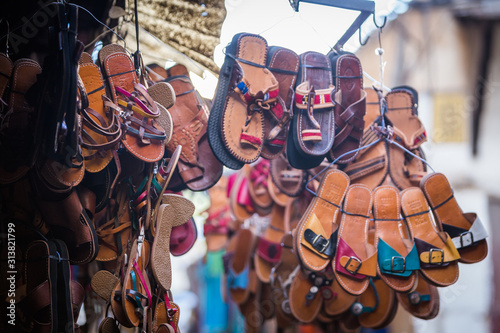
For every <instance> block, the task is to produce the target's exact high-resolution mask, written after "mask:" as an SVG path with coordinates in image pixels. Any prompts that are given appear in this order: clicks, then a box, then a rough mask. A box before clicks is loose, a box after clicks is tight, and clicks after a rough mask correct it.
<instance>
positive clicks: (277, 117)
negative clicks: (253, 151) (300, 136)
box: [261, 46, 300, 160]
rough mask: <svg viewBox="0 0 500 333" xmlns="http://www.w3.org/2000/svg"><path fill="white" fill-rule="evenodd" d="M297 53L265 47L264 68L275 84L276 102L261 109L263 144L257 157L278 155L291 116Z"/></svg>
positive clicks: (281, 148) (297, 65)
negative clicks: (276, 86)
mask: <svg viewBox="0 0 500 333" xmlns="http://www.w3.org/2000/svg"><path fill="white" fill-rule="evenodd" d="M299 63H300V59H299V56H298V55H297V54H296V53H295V52H293V51H291V50H288V49H286V48H284V47H278V46H271V47H269V55H268V58H267V68H268V69H269V70H270V71H271V73H273V75H274V77H275V78H276V80H278V84H279V95H278V98H277V101H276V103H275V104H274V105H273V106H272V107H271V109H270V110H269V111H268V112H264V146H263V147H262V152H261V156H262V157H263V158H266V159H269V160H271V159H274V158H276V157H278V156H279V155H280V154H281V153H282V152H283V150H284V148H285V143H286V139H287V136H288V127H289V123H290V120H291V119H292V111H293V96H294V88H295V82H296V80H297V74H299V72H298V71H299Z"/></svg>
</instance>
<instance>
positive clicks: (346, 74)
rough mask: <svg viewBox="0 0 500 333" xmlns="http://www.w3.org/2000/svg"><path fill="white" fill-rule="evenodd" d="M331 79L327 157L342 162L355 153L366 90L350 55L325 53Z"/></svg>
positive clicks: (361, 75) (364, 107)
mask: <svg viewBox="0 0 500 333" xmlns="http://www.w3.org/2000/svg"><path fill="white" fill-rule="evenodd" d="M328 58H329V59H330V61H331V64H332V74H333V79H334V80H335V144H334V146H333V147H332V150H331V151H330V153H329V155H328V158H329V159H330V160H331V161H334V160H337V159H338V160H337V163H338V164H346V163H348V162H350V161H352V160H353V159H355V158H356V156H357V155H358V151H355V150H356V149H358V148H359V147H360V144H361V140H362V137H363V129H364V126H365V123H364V119H363V117H364V115H365V113H366V92H365V91H364V90H363V70H362V68H361V63H360V61H359V59H358V58H357V57H356V56H355V55H354V54H349V53H343V54H337V53H336V52H334V51H332V52H330V53H329V54H328Z"/></svg>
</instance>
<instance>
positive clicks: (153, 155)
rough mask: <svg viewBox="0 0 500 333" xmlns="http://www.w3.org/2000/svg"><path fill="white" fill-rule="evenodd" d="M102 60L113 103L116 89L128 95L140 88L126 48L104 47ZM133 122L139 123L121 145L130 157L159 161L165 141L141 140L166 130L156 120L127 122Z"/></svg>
mask: <svg viewBox="0 0 500 333" xmlns="http://www.w3.org/2000/svg"><path fill="white" fill-rule="evenodd" d="M99 59H100V62H101V68H102V70H103V72H104V73H105V78H106V79H107V82H108V87H109V89H110V96H113V101H114V102H115V103H118V95H117V92H116V88H117V87H119V88H121V89H123V90H125V91H126V92H128V93H131V92H133V91H134V90H135V89H136V88H135V86H134V84H137V83H138V80H137V76H136V74H135V70H134V64H133V63H132V60H131V59H130V57H129V56H128V54H127V53H126V52H125V51H124V50H123V48H121V47H120V46H118V45H114V44H111V45H107V46H105V47H103V48H102V49H101V51H100V52H99ZM149 106H150V107H151V106H152V105H149ZM154 107H155V106H154ZM132 118H136V119H137V121H135V122H134V121H132V122H131V123H130V124H129V128H128V129H127V131H125V133H124V135H123V137H122V144H123V145H124V146H125V148H126V149H127V150H128V151H129V152H130V153H131V154H133V155H134V156H135V157H136V158H138V159H140V160H142V161H145V162H149V163H152V162H156V161H159V160H160V159H161V158H162V157H163V154H164V151H165V143H164V140H163V139H161V140H160V139H152V138H151V139H147V140H145V139H141V138H140V136H141V133H148V132H151V133H154V132H155V131H156V132H158V133H162V134H165V133H164V132H163V129H162V128H161V126H160V125H159V124H158V123H157V122H156V121H155V120H153V119H148V118H145V117H142V116H140V115H138V114H136V113H134V115H133V116H131V117H128V118H127V119H126V120H127V121H130V120H131V119H132ZM134 132H138V133H139V136H138V135H137V134H133V133H134Z"/></svg>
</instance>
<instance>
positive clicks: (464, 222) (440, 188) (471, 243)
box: [420, 173, 488, 264]
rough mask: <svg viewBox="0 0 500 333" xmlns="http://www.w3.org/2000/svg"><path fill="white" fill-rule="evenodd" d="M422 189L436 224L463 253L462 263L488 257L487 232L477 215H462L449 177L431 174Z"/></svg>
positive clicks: (474, 261)
mask: <svg viewBox="0 0 500 333" xmlns="http://www.w3.org/2000/svg"><path fill="white" fill-rule="evenodd" d="M420 187H421V188H422V190H423V191H424V193H425V197H426V198H427V200H428V201H429V204H430V206H431V209H432V211H433V213H434V217H435V218H436V222H437V223H439V224H441V225H442V226H443V231H444V232H446V233H448V235H450V237H451V241H452V242H453V244H454V245H455V247H456V248H457V250H458V253H460V259H459V261H460V262H461V263H465V264H473V263H476V262H480V261H482V260H483V259H484V258H486V256H487V255H488V244H487V243H486V237H488V232H487V231H486V229H485V228H484V226H483V224H482V223H481V220H480V219H479V217H478V216H477V214H476V213H465V214H464V213H462V209H461V208H460V206H459V205H458V202H457V200H456V199H455V196H454V195H453V189H452V188H451V185H450V183H449V182H448V179H447V178H446V176H445V175H443V174H442V173H432V174H429V175H427V176H425V177H424V178H423V179H422V181H421V183H420Z"/></svg>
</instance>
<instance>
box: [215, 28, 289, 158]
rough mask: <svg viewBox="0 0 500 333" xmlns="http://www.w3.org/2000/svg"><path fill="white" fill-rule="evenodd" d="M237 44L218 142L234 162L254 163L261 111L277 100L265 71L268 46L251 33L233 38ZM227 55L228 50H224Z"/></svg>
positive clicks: (261, 136) (273, 82) (258, 148)
mask: <svg viewBox="0 0 500 333" xmlns="http://www.w3.org/2000/svg"><path fill="white" fill-rule="evenodd" d="M233 43H235V44H237V50H236V52H235V55H234V57H235V58H236V65H235V66H234V69H233V74H232V76H231V83H230V87H229V88H230V89H232V91H231V90H229V91H228V92H227V97H226V104H225V107H224V109H223V111H222V117H221V121H222V123H221V129H222V140H223V141H224V145H225V147H226V149H227V150H228V151H229V153H230V154H231V155H232V156H233V157H234V158H235V159H236V160H238V161H241V162H244V163H253V162H255V161H256V160H257V159H258V158H259V156H260V153H261V151H262V146H263V144H264V142H263V141H264V124H263V122H264V116H263V113H264V112H269V110H270V108H271V107H272V105H273V103H274V102H275V101H276V99H277V97H278V89H279V86H278V81H277V80H276V78H275V77H274V75H273V74H272V73H271V72H270V71H269V70H268V69H266V68H265V66H266V62H267V53H268V47H267V42H266V40H265V39H264V38H262V37H261V36H258V35H252V34H238V35H236V36H234V37H233ZM227 52H228V53H226V54H227V55H230V54H231V53H230V51H229V50H228V51H227Z"/></svg>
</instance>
